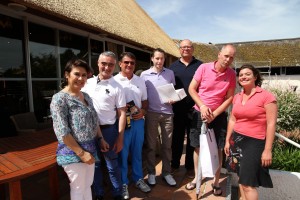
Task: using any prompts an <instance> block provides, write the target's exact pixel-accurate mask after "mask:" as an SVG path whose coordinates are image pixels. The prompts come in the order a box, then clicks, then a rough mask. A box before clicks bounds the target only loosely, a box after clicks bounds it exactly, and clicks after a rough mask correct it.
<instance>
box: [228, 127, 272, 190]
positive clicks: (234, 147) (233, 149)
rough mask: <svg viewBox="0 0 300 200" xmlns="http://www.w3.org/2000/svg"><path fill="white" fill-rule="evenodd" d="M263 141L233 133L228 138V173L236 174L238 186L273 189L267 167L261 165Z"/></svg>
mask: <svg viewBox="0 0 300 200" xmlns="http://www.w3.org/2000/svg"><path fill="white" fill-rule="evenodd" d="M264 148H265V140H259V139H256V138H252V137H248V136H245V135H241V134H239V133H237V132H233V134H232V136H231V138H230V156H229V157H228V158H227V168H228V171H231V172H236V173H237V174H238V176H239V184H242V185H246V186H251V187H259V186H262V187H266V188H273V183H272V180H271V177H270V174H269V169H268V168H267V167H262V165H261V155H262V152H263V150H264Z"/></svg>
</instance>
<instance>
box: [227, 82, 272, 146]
mask: <svg viewBox="0 0 300 200" xmlns="http://www.w3.org/2000/svg"><path fill="white" fill-rule="evenodd" d="M243 94H244V92H243V91H242V92H240V93H238V94H236V95H235V96H234V98H233V101H232V104H233V107H232V113H233V115H234V117H235V119H236V122H235V124H234V128H233V129H234V131H236V132H238V133H240V134H242V135H246V136H249V137H252V138H256V139H261V140H264V139H265V138H266V130H267V118H266V109H265V105H266V104H269V103H272V102H276V98H275V97H274V95H273V94H272V93H270V92H268V91H266V90H264V89H262V88H260V87H258V86H257V87H256V88H255V93H254V94H253V95H252V96H251V97H250V98H249V99H248V100H247V102H246V103H245V105H243V104H242V101H243Z"/></svg>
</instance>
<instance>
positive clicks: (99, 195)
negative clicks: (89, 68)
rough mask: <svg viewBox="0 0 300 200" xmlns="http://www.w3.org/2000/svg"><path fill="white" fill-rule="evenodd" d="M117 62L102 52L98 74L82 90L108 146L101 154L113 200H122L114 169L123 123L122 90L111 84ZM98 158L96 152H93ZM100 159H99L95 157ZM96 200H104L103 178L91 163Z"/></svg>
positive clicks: (120, 142) (116, 172)
mask: <svg viewBox="0 0 300 200" xmlns="http://www.w3.org/2000/svg"><path fill="white" fill-rule="evenodd" d="M116 62H117V58H116V55H115V54H114V53H113V52H110V51H106V52H103V53H101V54H100V56H99V59H98V66H99V74H98V76H95V77H93V78H90V79H88V81H87V83H86V85H85V87H84V88H83V89H82V90H83V91H85V92H86V93H88V94H89V95H90V97H91V98H92V99H93V104H94V107H95V109H96V111H97V114H98V118H99V121H100V128H101V131H102V135H103V137H104V139H105V141H106V142H107V143H108V144H109V146H110V148H109V151H108V152H102V154H103V156H104V158H105V160H106V166H107V169H108V172H109V177H110V180H111V183H112V186H113V188H112V192H113V196H114V199H115V200H121V199H122V181H121V174H120V169H119V166H118V153H119V152H120V151H121V150H122V148H123V134H124V129H125V123H126V110H125V109H126V101H125V95H124V91H123V89H122V86H121V85H120V84H119V83H117V82H116V81H115V79H114V78H113V76H112V74H113V72H114V68H115V65H116ZM97 150H98V154H100V148H98V149H97ZM99 157H100V155H99ZM93 188H94V193H95V196H96V200H102V199H103V197H104V187H103V174H102V172H101V166H100V162H97V163H95V175H94V183H93Z"/></svg>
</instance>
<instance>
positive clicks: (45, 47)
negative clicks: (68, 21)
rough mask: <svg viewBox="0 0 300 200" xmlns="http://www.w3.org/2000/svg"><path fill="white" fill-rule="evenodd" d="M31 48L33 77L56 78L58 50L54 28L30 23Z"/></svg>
mask: <svg viewBox="0 0 300 200" xmlns="http://www.w3.org/2000/svg"><path fill="white" fill-rule="evenodd" d="M28 29H29V49H30V63H31V75H32V77H33V78H55V77H56V76H57V75H56V74H57V73H56V71H57V70H56V57H55V55H56V52H55V31H54V29H51V28H48V27H44V26H41V25H37V24H33V23H29V25H28Z"/></svg>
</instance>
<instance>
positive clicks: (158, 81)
mask: <svg viewBox="0 0 300 200" xmlns="http://www.w3.org/2000/svg"><path fill="white" fill-rule="evenodd" d="M141 78H142V79H143V80H144V81H145V83H146V87H147V94H148V102H149V106H148V111H150V112H156V113H164V114H173V110H172V105H170V104H167V103H163V102H162V101H161V99H160V97H159V95H158V92H157V89H156V87H158V86H162V85H166V84H169V83H173V84H174V85H175V77H174V72H173V71H172V70H169V69H166V68H163V69H162V71H161V72H159V73H157V72H155V71H154V70H153V68H150V69H148V70H146V71H143V72H142V74H141Z"/></svg>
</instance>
